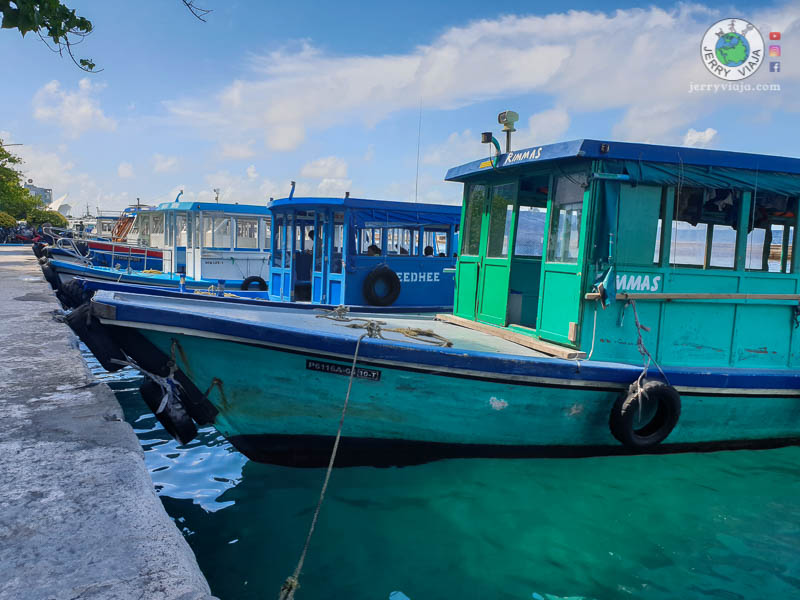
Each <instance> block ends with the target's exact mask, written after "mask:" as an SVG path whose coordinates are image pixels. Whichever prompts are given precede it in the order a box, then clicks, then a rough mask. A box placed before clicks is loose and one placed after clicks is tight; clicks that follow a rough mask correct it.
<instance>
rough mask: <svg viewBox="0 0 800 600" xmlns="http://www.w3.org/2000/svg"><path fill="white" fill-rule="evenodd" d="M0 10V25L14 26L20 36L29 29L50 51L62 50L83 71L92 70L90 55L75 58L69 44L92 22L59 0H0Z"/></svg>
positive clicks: (82, 35)
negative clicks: (1, 19) (88, 56)
mask: <svg viewBox="0 0 800 600" xmlns="http://www.w3.org/2000/svg"><path fill="white" fill-rule="evenodd" d="M0 14H2V16H3V22H2V24H1V25H0V28H3V29H18V30H19V32H20V33H21V34H22V35H23V36H24V35H25V34H26V33H29V32H31V31H33V32H35V33H36V34H37V35H38V36H39V38H41V40H42V41H43V42H44V43H45V44H47V47H48V48H50V49H51V50H52V51H53V52H58V53H59V54H60V55H62V56H63V55H64V52H66V53H67V55H68V56H69V57H70V58H71V59H72V61H73V62H74V63H75V64H76V65H78V67H80V68H81V69H83V70H84V71H94V70H95V67H96V65H95V64H94V62H93V61H92V59H90V58H80V59H76V58H75V56H74V55H73V53H72V47H73V46H74V45H75V44H78V43H80V42H81V41H83V38H85V37H86V36H87V35H89V34H90V33H91V32H92V22H91V21H89V19H87V18H85V17H79V16H78V15H76V14H75V11H74V10H72V9H70V8H67V7H66V6H65V5H64V4H62V3H61V2H60V1H59V0H0Z"/></svg>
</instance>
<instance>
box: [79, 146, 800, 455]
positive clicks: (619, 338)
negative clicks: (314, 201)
mask: <svg viewBox="0 0 800 600" xmlns="http://www.w3.org/2000/svg"><path fill="white" fill-rule="evenodd" d="M484 139H485V140H486V141H492V138H491V135H490V134H489V135H484ZM487 154H489V153H487ZM447 180H449V181H454V182H458V183H461V184H463V186H464V196H463V207H462V216H461V224H460V241H459V245H460V252H459V256H458V261H457V265H456V267H455V279H456V288H455V296H454V298H455V302H454V309H453V312H452V313H447V314H440V315H438V316H437V317H436V318H435V319H434V318H430V317H424V316H420V315H375V314H363V315H359V314H352V313H350V314H348V313H346V312H345V310H344V309H342V310H338V311H333V312H327V313H321V312H320V313H319V314H318V315H314V314H309V311H300V310H292V309H291V308H273V309H266V310H264V309H261V310H259V309H254V308H252V307H246V306H238V307H233V306H223V305H222V304H221V303H209V302H205V303H203V302H198V301H192V300H185V299H174V298H156V297H147V296H142V295H137V294H126V293H116V292H112V291H106V292H99V293H98V294H96V295H95V297H94V299H93V301H92V302H91V304H89V305H86V306H84V307H82V308H81V309H79V310H78V311H76V312H77V313H78V314H77V316H76V317H74V318H73V319H72V325H73V327H74V328H75V330H76V331H77V332H78V334H79V335H81V336H82V338H83V339H84V341H86V342H87V344H88V345H89V347H90V348H91V349H92V350H93V351H94V352H95V354H96V355H97V356H98V358H99V359H100V360H101V362H103V364H105V365H115V364H117V363H120V364H121V362H125V363H126V364H135V365H136V366H137V367H138V368H140V369H141V370H143V371H144V372H145V373H148V374H149V375H150V376H152V377H151V380H152V381H150V383H148V384H146V385H145V386H144V387H143V390H142V392H143V397H144V398H145V400H146V401H148V402H149V403H150V405H151V406H152V407H153V409H154V412H157V414H158V416H159V418H160V419H162V422H164V423H165V424H166V425H167V428H168V429H169V430H170V431H172V432H173V433H174V434H175V435H176V436H177V437H178V439H181V440H182V441H186V440H187V439H190V438H191V435H192V433H193V428H194V427H195V426H196V425H197V424H209V423H213V425H214V426H215V427H216V428H217V429H218V430H219V431H220V432H221V433H222V434H223V435H224V436H225V437H226V438H228V439H229V440H230V441H231V442H232V443H233V445H234V446H235V447H236V448H238V449H239V450H240V451H242V452H243V453H244V454H246V455H247V456H248V457H250V458H252V459H254V460H259V461H265V462H275V463H281V464H292V465H320V464H326V463H327V460H328V456H329V453H330V450H331V445H332V441H333V437H334V436H335V435H336V433H337V427H338V422H339V417H340V415H341V414H342V405H343V402H344V400H345V397H346V395H347V394H348V386H349V384H351V383H352V388H351V391H350V395H349V403H348V408H347V413H346V418H345V421H344V427H343V430H342V442H341V446H340V449H339V455H338V457H337V462H336V464H337V465H357V464H409V463H418V462H424V461H427V460H432V459H436V458H443V457H472V456H501V457H504V456H509V457H510V456H514V457H521V456H590V455H598V454H631V453H662V452H681V451H700V450H714V449H731V448H753V447H774V446H779V445H786V444H795V443H797V442H798V441H800V369H798V365H800V335H799V334H798V324H800V306H799V302H800V293H799V291H798V281H799V280H800V277H798V273H799V272H800V271H798V269H799V268H800V265H798V258H797V255H796V253H795V252H794V247H795V245H796V244H797V231H798V222H797V220H798V210H797V204H798V197H799V196H800V159H793V158H784V157H773V156H764V155H755V154H742V153H733V152H723V151H714V150H704V149H692V148H682V147H669V146H655V145H646V144H632V143H622V142H614V141H602V140H576V141H570V142H564V143H558V144H551V145H544V146H537V147H534V148H528V149H524V150H521V151H508V150H507V151H506V152H505V153H502V154H496V155H494V156H491V155H490V156H489V158H486V159H481V160H477V161H474V162H471V163H468V164H466V165H462V166H459V167H456V168H453V169H450V171H448V173H447ZM320 317H325V318H320ZM115 361H116V362H115ZM154 382H155V383H154Z"/></svg>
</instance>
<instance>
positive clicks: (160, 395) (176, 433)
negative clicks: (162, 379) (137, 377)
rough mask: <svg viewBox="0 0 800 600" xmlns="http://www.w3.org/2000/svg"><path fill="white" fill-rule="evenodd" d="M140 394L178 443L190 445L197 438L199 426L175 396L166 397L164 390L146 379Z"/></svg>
mask: <svg viewBox="0 0 800 600" xmlns="http://www.w3.org/2000/svg"><path fill="white" fill-rule="evenodd" d="M139 393H140V394H141V395H142V400H144V402H145V404H147V406H148V408H149V409H150V410H151V411H152V412H153V414H154V415H155V416H156V419H158V422H159V423H161V424H162V425H163V426H164V429H166V430H167V433H169V434H170V435H171V436H172V437H173V438H175V439H176V440H177V441H178V442H180V443H181V444H188V443H189V442H191V441H192V440H193V439H194V438H195V437H196V436H197V426H196V425H195V424H194V421H192V419H191V417H189V415H188V414H187V413H186V409H185V408H183V405H182V404H181V403H180V402H179V401H178V400H177V399H176V398H175V396H167V397H165V394H164V390H162V389H161V386H160V385H158V384H157V383H156V382H155V381H153V380H152V379H145V382H144V383H143V384H142V385H140V386H139Z"/></svg>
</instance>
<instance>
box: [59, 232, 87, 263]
mask: <svg viewBox="0 0 800 600" xmlns="http://www.w3.org/2000/svg"><path fill="white" fill-rule="evenodd" d="M56 247H57V248H59V249H60V250H63V251H64V252H65V253H66V254H67V255H68V256H71V257H72V258H75V259H77V260H79V261H80V262H81V263H83V264H85V265H91V264H92V261H91V260H90V259H89V257H88V256H84V255H83V253H81V251H80V249H79V248H78V244H77V242H76V241H75V239H74V238H68V237H60V238H58V239H56Z"/></svg>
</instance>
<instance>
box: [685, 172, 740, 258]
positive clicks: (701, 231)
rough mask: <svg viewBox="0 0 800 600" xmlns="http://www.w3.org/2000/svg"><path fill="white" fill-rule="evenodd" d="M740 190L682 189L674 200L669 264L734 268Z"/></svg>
mask: <svg viewBox="0 0 800 600" xmlns="http://www.w3.org/2000/svg"><path fill="white" fill-rule="evenodd" d="M740 206H741V192H740V191H738V190H730V189H722V188H720V189H714V188H711V189H704V188H689V187H687V188H681V189H680V191H679V192H678V193H677V194H676V199H675V218H674V220H673V223H672V248H671V250H670V263H672V264H674V265H682V266H690V267H706V268H707V267H713V268H717V269H733V268H734V266H735V259H736V229H735V226H736V221H737V219H738V215H739V207H740Z"/></svg>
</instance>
